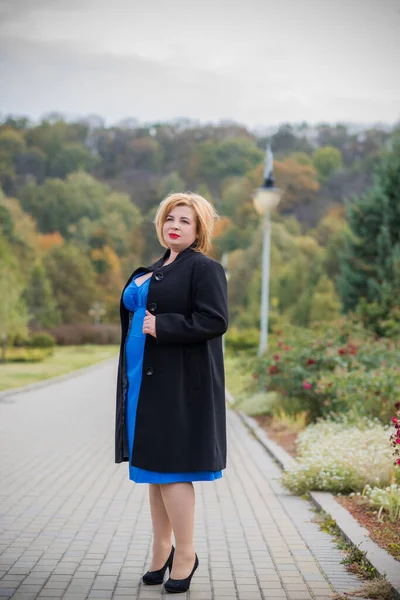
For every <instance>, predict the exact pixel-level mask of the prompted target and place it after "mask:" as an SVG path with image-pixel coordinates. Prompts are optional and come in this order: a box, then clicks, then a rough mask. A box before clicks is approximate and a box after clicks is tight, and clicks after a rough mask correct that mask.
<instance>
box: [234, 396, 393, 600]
mask: <svg viewBox="0 0 400 600" xmlns="http://www.w3.org/2000/svg"><path fill="white" fill-rule="evenodd" d="M226 399H227V401H228V404H229V405H230V406H231V407H232V406H233V404H234V400H233V397H232V396H231V394H230V393H229V391H228V390H226ZM235 412H236V413H237V415H238V416H239V417H240V419H241V420H242V422H243V423H244V424H245V425H246V427H247V428H248V429H249V430H250V431H251V433H252V434H253V435H254V437H255V438H256V439H257V440H258V441H259V442H260V444H261V445H262V446H263V447H264V448H265V450H266V451H267V452H268V453H269V454H270V455H271V456H272V458H273V459H274V460H275V461H276V462H277V463H278V464H279V466H280V467H281V468H283V469H287V468H289V467H290V466H291V465H292V464H293V462H294V459H293V458H292V457H291V456H290V454H288V453H287V452H286V450H284V449H283V448H281V447H280V446H279V445H278V444H276V443H275V442H273V441H272V440H271V439H269V437H268V435H267V434H266V432H265V431H264V429H262V427H260V425H259V424H258V423H257V421H256V420H255V419H253V418H251V417H249V416H247V415H245V414H244V413H243V412H241V411H235ZM310 497H311V500H312V502H313V504H314V505H315V506H316V507H317V508H318V509H321V510H323V511H324V512H325V513H327V514H328V515H330V516H331V517H332V519H334V521H335V522H336V525H337V526H338V528H339V530H340V532H341V533H342V534H343V536H344V537H345V538H346V539H347V540H348V542H350V543H351V544H353V545H354V546H360V549H361V550H363V551H365V552H366V555H367V559H368V560H369V562H370V563H371V565H372V566H373V567H374V569H376V571H377V573H378V574H379V575H382V576H383V575H386V578H387V580H388V581H389V583H390V585H391V586H392V589H393V594H394V596H393V598H395V599H396V600H397V599H398V600H400V564H399V562H398V561H397V560H395V559H394V558H393V557H392V556H391V555H390V554H389V553H388V552H386V551H385V550H383V549H382V548H380V547H379V546H378V544H377V543H376V542H374V541H373V540H372V539H371V538H370V537H369V533H368V531H367V530H366V529H365V528H364V527H361V525H359V523H358V522H357V521H356V519H355V518H354V517H353V516H352V515H351V514H350V513H349V512H348V511H347V510H346V509H345V508H343V506H342V505H341V504H339V502H337V500H336V499H335V498H334V496H333V495H332V494H330V493H329V492H310Z"/></svg>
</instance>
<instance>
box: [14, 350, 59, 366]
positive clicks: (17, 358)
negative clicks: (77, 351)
mask: <svg viewBox="0 0 400 600" xmlns="http://www.w3.org/2000/svg"><path fill="white" fill-rule="evenodd" d="M53 352H54V349H53V348H9V349H8V351H7V362H17V363H30V362H32V363H36V362H42V361H43V360H45V359H46V358H49V357H50V356H52V355H53Z"/></svg>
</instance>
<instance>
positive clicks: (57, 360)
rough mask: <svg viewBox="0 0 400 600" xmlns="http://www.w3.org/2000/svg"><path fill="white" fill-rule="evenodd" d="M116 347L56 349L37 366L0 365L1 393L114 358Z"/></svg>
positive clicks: (19, 364) (23, 364)
mask: <svg viewBox="0 0 400 600" xmlns="http://www.w3.org/2000/svg"><path fill="white" fill-rule="evenodd" d="M118 349H119V346H114V345H112V346H95V345H85V346H57V347H56V348H55V349H54V354H53V356H51V357H49V358H46V359H45V360H44V361H42V362H39V363H6V364H0V391H4V390H8V389H10V388H15V387H19V386H21V385H28V384H30V383H35V382H36V381H42V380H43V379H49V378H50V377H56V376H57V375H65V373H69V372H70V371H74V370H75V369H80V368H82V367H88V366H89V365H92V364H94V363H97V362H99V361H102V360H104V359H106V358H110V357H112V356H116V355H117V353H118Z"/></svg>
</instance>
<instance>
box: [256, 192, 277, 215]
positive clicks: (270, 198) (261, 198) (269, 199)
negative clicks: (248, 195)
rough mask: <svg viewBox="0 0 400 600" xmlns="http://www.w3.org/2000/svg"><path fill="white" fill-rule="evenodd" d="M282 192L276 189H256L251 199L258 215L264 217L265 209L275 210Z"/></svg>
mask: <svg viewBox="0 0 400 600" xmlns="http://www.w3.org/2000/svg"><path fill="white" fill-rule="evenodd" d="M282 194H283V190H281V189H280V188H277V187H271V188H265V187H260V188H257V189H256V191H255V194H254V197H253V202H254V206H255V209H256V211H257V212H258V214H259V215H264V214H265V211H266V210H267V209H271V208H275V206H277V205H278V204H279V202H280V199H281V197H282Z"/></svg>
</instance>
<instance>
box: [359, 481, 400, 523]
mask: <svg viewBox="0 0 400 600" xmlns="http://www.w3.org/2000/svg"><path fill="white" fill-rule="evenodd" d="M364 495H365V496H366V497H367V498H368V499H369V501H370V503H371V504H373V505H374V506H377V507H378V508H379V513H378V517H379V518H380V517H381V515H382V513H383V512H387V513H388V515H389V519H390V521H391V522H392V523H395V522H396V521H397V519H400V485H397V484H395V483H393V484H392V485H390V486H388V487H386V488H383V489H382V488H379V487H373V488H372V487H371V486H370V485H366V486H365V490H364Z"/></svg>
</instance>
